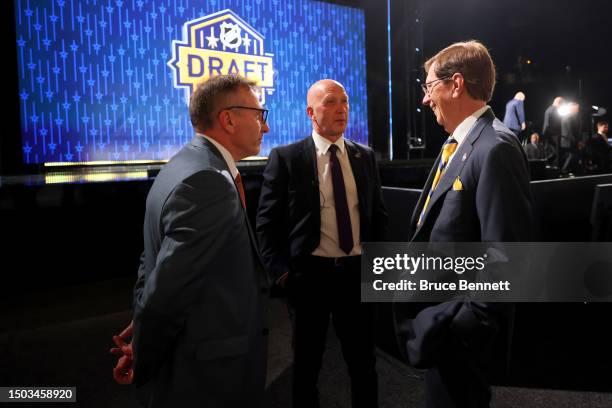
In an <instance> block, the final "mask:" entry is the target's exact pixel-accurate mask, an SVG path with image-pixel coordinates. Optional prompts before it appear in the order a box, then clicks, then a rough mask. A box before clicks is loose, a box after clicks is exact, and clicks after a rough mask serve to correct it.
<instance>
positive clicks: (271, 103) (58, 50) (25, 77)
mask: <svg viewBox="0 0 612 408" xmlns="http://www.w3.org/2000/svg"><path fill="white" fill-rule="evenodd" d="M15 22H16V24H15V27H16V38H17V59H18V76H19V95H18V103H19V107H20V109H19V110H20V123H21V134H22V150H23V161H24V163H25V164H40V163H50V162H55V163H57V162H60V163H70V162H96V161H133V160H163V159H167V158H169V157H171V156H172V155H173V154H174V153H175V152H176V151H177V150H178V149H180V147H181V146H182V145H183V144H185V143H186V142H188V141H189V140H190V139H191V137H192V135H193V130H192V127H191V123H190V122H189V115H188V111H187V103H188V97H189V94H190V92H191V90H192V89H193V86H194V84H195V83H197V82H199V81H201V80H203V79H204V78H206V77H208V76H210V75H217V74H220V73H241V74H243V75H245V76H247V77H249V78H251V79H254V80H256V81H257V82H258V83H259V85H260V86H261V88H262V99H264V101H263V102H264V104H265V105H266V107H267V108H268V109H270V115H269V119H268V120H269V125H270V132H269V133H268V134H267V135H265V136H264V142H263V144H262V150H261V153H260V155H262V156H266V155H267V154H268V153H269V151H270V149H271V148H272V147H274V146H277V145H283V144H287V143H290V142H293V141H295V140H299V139H301V138H303V137H305V136H307V135H309V134H310V123H309V121H308V118H307V116H306V113H305V108H306V106H305V105H306V102H305V101H306V92H307V90H308V87H309V86H310V84H312V83H313V82H315V81H317V80H319V79H322V78H333V79H336V80H338V81H340V82H342V83H343V84H344V85H345V87H346V89H347V92H348V94H349V97H350V103H351V115H350V123H349V126H348V129H347V134H346V136H347V137H348V138H350V139H352V140H355V141H358V142H361V143H367V139H368V130H367V129H368V117H367V92H366V89H367V88H366V61H365V22H364V13H363V10H361V9H357V8H351V7H346V6H341V5H337V4H332V3H327V2H318V1H310V0H282V1H281V0H149V1H142V0H123V1H122V0H101V1H100V0H80V1H77V0H73V1H70V0H45V1H43V0H15Z"/></svg>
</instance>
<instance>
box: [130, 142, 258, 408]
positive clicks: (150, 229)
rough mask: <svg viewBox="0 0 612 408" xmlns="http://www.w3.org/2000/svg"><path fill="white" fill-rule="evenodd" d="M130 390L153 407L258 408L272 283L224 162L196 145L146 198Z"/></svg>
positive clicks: (166, 171) (162, 175)
mask: <svg viewBox="0 0 612 408" xmlns="http://www.w3.org/2000/svg"><path fill="white" fill-rule="evenodd" d="M144 246H145V248H144V253H143V256H142V259H141V266H140V270H139V273H138V281H137V284H136V287H135V289H134V338H133V350H134V359H135V360H134V376H135V377H134V383H135V385H136V387H137V393H138V396H139V399H140V400H141V402H143V404H145V405H146V406H147V407H177V406H206V407H236V408H238V407H245V406H258V405H259V403H260V402H261V397H262V395H263V390H264V384H265V372H266V370H265V368H266V353H265V351H266V341H267V338H266V337H264V336H263V329H264V314H265V307H266V306H265V298H264V295H263V292H265V290H266V288H267V287H268V281H267V277H266V275H265V273H264V272H263V266H262V263H261V260H260V257H259V255H258V251H257V248H256V240H255V237H254V235H253V232H252V231H251V230H250V227H249V225H248V221H247V217H246V213H245V211H244V210H243V208H242V204H241V201H240V197H239V195H238V192H237V189H236V186H235V184H234V180H233V178H232V176H231V175H230V172H229V170H228V168H227V164H226V162H225V161H224V160H223V158H222V156H221V154H220V152H219V151H218V150H217V149H216V148H215V147H214V146H213V145H212V143H210V142H208V141H207V140H206V139H204V138H202V137H199V136H195V137H194V138H193V140H192V141H191V143H190V144H188V145H186V146H185V147H183V149H181V150H180V151H179V152H178V153H177V154H176V155H175V156H174V157H173V158H172V159H171V160H170V161H169V162H168V163H167V164H166V165H165V166H164V168H163V169H162V170H161V172H160V173H159V175H158V176H157V178H156V180H155V182H154V183H153V186H152V187H151V191H150V192H149V195H148V197H147V207H146V214H145V220H144Z"/></svg>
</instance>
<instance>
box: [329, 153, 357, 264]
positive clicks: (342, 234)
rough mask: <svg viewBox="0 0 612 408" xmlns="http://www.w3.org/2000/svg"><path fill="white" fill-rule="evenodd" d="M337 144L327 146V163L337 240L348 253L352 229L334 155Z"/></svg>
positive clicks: (342, 182) (338, 166) (338, 164)
mask: <svg viewBox="0 0 612 408" xmlns="http://www.w3.org/2000/svg"><path fill="white" fill-rule="evenodd" d="M337 150H338V146H336V145H334V144H333V145H331V146H329V152H330V156H329V165H330V166H331V174H332V185H333V187H334V201H335V202H336V223H337V225H338V240H339V244H340V249H342V250H343V251H344V252H346V254H347V255H348V254H349V253H350V252H351V251H352V249H353V231H352V229H351V216H350V215H349V208H348V203H347V200H346V187H345V186H344V177H343V176H342V168H341V167H340V161H339V160H338V157H337V156H336V151H337Z"/></svg>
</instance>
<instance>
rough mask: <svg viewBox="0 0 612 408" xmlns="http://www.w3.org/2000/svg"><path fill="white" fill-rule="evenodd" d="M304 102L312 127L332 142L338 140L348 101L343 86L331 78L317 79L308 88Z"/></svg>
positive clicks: (346, 115) (344, 124)
mask: <svg viewBox="0 0 612 408" xmlns="http://www.w3.org/2000/svg"><path fill="white" fill-rule="evenodd" d="M306 103H307V107H306V113H307V114H308V117H309V118H310V120H311V122H312V129H313V130H314V131H315V132H317V133H318V134H319V135H321V136H323V137H324V138H326V139H329V140H330V141H332V142H335V141H336V140H338V138H340V136H342V134H343V133H344V131H345V130H346V125H347V123H348V111H349V101H348V95H347V94H346V90H345V89H344V86H342V84H341V83H340V82H338V81H334V80H333V79H322V80H320V81H317V82H315V83H314V84H312V86H311V87H310V89H309V90H308V94H307V95H306Z"/></svg>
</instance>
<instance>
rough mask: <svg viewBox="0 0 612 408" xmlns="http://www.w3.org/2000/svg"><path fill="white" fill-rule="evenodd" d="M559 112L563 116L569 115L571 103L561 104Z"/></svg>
mask: <svg viewBox="0 0 612 408" xmlns="http://www.w3.org/2000/svg"><path fill="white" fill-rule="evenodd" d="M557 113H558V114H559V116H561V117H563V118H564V117H566V116H568V115H569V114H570V113H571V108H570V104H569V103H564V104H563V105H561V106H559V108H558V109H557Z"/></svg>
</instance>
